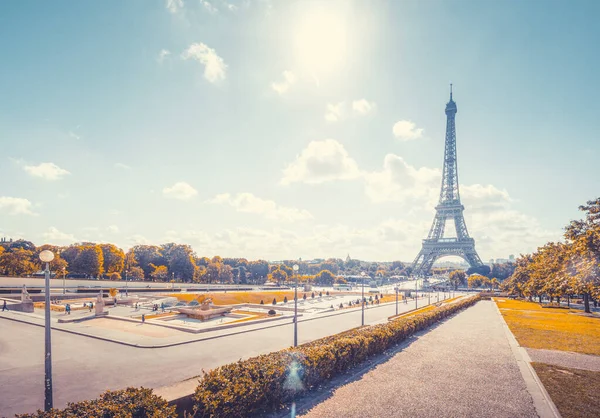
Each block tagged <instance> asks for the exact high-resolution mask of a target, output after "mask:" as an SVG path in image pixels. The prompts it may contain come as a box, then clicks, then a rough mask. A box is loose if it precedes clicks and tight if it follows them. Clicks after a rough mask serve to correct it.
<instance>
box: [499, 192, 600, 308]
mask: <svg viewBox="0 0 600 418" xmlns="http://www.w3.org/2000/svg"><path fill="white" fill-rule="evenodd" d="M579 209H580V210H581V211H583V212H585V218H584V219H581V220H576V221H571V223H570V224H569V225H568V226H567V227H566V228H565V234H564V237H565V242H549V243H547V244H546V245H544V246H542V247H540V248H538V250H537V251H535V252H534V253H532V254H525V255H521V256H520V257H519V258H518V259H517V262H516V269H515V272H514V273H513V274H512V276H511V277H510V278H509V279H508V280H506V281H505V282H504V283H503V285H502V288H503V289H504V290H506V291H508V292H510V293H513V294H517V295H519V296H521V297H528V298H530V299H532V298H534V297H537V298H539V300H540V301H541V299H542V296H548V297H549V298H550V300H551V301H552V300H553V299H554V298H556V300H557V301H559V302H560V298H561V297H565V296H569V295H583V300H584V304H585V311H586V312H590V299H593V300H594V301H597V300H599V299H600V198H599V199H596V200H592V201H589V202H587V204H586V205H582V206H580V207H579Z"/></svg>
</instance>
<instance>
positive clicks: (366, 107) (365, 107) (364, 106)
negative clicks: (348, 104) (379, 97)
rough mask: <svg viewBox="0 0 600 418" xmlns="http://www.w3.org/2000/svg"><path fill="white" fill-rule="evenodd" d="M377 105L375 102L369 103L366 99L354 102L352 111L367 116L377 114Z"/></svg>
mask: <svg viewBox="0 0 600 418" xmlns="http://www.w3.org/2000/svg"><path fill="white" fill-rule="evenodd" d="M376 109H377V105H376V104H375V102H369V101H368V100H366V99H359V100H354V101H353V102H352V110H353V111H354V113H355V114H357V115H361V116H365V115H368V114H370V113H373V112H375V110H376Z"/></svg>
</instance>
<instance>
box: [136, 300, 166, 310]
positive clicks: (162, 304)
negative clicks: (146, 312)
mask: <svg viewBox="0 0 600 418" xmlns="http://www.w3.org/2000/svg"><path fill="white" fill-rule="evenodd" d="M136 306H137V303H136ZM136 309H137V308H136ZM160 310H161V312H164V311H165V304H164V302H163V303H161V304H160ZM152 312H158V303H155V304H154V305H152Z"/></svg>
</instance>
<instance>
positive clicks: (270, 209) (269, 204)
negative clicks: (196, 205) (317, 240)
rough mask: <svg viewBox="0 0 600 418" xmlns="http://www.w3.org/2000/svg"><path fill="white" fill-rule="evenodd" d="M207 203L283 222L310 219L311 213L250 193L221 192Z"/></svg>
mask: <svg viewBox="0 0 600 418" xmlns="http://www.w3.org/2000/svg"><path fill="white" fill-rule="evenodd" d="M208 203H212V204H218V205H228V206H231V207H233V208H235V210H236V211H238V212H245V213H254V214H259V215H262V216H264V217H265V218H267V219H272V220H276V221H283V222H295V221H302V220H306V219H312V218H313V216H312V215H311V213H310V212H309V211H307V210H305V209H297V208H292V207H286V206H281V205H278V204H277V203H275V202H274V201H272V200H267V199H261V198H260V197H257V196H255V195H253V194H252V193H238V194H237V195H235V196H233V195H231V194H229V193H223V194H219V195H217V196H215V197H214V198H212V199H210V200H209V201H208Z"/></svg>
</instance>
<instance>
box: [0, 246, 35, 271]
mask: <svg viewBox="0 0 600 418" xmlns="http://www.w3.org/2000/svg"><path fill="white" fill-rule="evenodd" d="M32 259H33V251H30V250H25V249H23V248H22V247H15V248H12V249H10V250H9V251H4V252H3V253H2V254H1V255H0V270H2V272H3V273H4V274H6V275H8V276H28V275H30V274H33V273H35V272H36V270H37V267H36V264H35V263H33V262H32Z"/></svg>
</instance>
